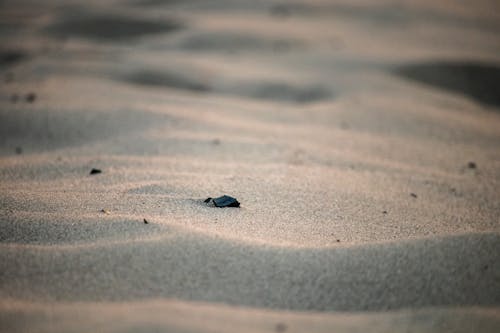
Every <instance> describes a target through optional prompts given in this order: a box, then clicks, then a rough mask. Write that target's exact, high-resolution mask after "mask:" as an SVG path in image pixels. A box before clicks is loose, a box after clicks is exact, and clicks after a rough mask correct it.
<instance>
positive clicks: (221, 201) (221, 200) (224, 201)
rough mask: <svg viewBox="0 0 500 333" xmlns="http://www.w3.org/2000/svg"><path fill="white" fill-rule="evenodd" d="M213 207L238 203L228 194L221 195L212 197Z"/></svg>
mask: <svg viewBox="0 0 500 333" xmlns="http://www.w3.org/2000/svg"><path fill="white" fill-rule="evenodd" d="M213 200H214V205H215V207H221V208H222V207H239V206H240V203H239V202H238V200H236V199H235V198H233V197H230V196H228V195H223V196H222V197H218V198H215V199H213Z"/></svg>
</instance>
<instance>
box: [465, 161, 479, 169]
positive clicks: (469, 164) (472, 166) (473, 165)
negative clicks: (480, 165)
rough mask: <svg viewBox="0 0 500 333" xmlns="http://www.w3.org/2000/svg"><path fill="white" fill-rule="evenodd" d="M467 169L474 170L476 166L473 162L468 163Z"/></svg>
mask: <svg viewBox="0 0 500 333" xmlns="http://www.w3.org/2000/svg"><path fill="white" fill-rule="evenodd" d="M467 167H468V168H469V169H475V168H477V165H476V163H474V162H469V163H467Z"/></svg>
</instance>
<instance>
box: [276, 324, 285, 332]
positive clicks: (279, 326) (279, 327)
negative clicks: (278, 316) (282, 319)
mask: <svg viewBox="0 0 500 333" xmlns="http://www.w3.org/2000/svg"><path fill="white" fill-rule="evenodd" d="M287 328H288V327H287V326H286V324H283V323H278V324H276V327H275V329H276V332H279V333H282V332H285V331H286V329H287Z"/></svg>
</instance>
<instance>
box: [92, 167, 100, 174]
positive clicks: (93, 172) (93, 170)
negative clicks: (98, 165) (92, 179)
mask: <svg viewBox="0 0 500 333" xmlns="http://www.w3.org/2000/svg"><path fill="white" fill-rule="evenodd" d="M101 172H102V171H101V170H100V169H94V168H92V170H90V174H91V175H96V174H98V173H101Z"/></svg>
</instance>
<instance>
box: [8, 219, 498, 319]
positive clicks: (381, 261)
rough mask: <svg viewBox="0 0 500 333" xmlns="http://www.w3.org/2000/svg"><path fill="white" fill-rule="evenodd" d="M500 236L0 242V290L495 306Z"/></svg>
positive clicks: (102, 296) (382, 305)
mask: <svg viewBox="0 0 500 333" xmlns="http://www.w3.org/2000/svg"><path fill="white" fill-rule="evenodd" d="M141 227H149V225H147V226H145V225H141ZM499 244H500V239H499V236H498V235H497V234H469V235H462V236H450V237H443V238H430V239H420V240H413V241H401V242H394V243H387V244H375V245H364V246H358V247H346V248H332V249H295V248H275V247H263V246H257V245H255V246H252V245H245V244H242V243H240V242H229V241H225V240H222V239H219V238H208V237H198V236H193V235H190V234H184V235H177V236H176V237H173V238H168V239H165V240H163V241H161V242H142V243H140V244H134V243H123V244H117V245H114V246H109V247H99V248H88V249H85V250H84V251H83V250H82V251H66V252H65V251H58V252H53V251H43V252H39V251H36V249H34V250H29V249H28V248H27V249H25V250H24V251H22V252H21V251H17V250H15V249H11V248H8V247H3V248H2V251H0V262H2V263H3V267H4V269H3V272H2V273H3V274H0V283H1V285H2V286H3V295H4V297H16V298H19V297H28V296H29V297H30V298H31V299H33V298H34V299H37V298H39V297H42V298H43V297H44V296H45V295H51V298H55V299H60V300H72V301H75V300H134V299H144V298H151V297H155V298H158V297H175V298H180V299H185V300H196V301H210V302H222V303H227V304H231V305H243V306H252V307H266V308H276V309H290V310H318V311H331V310H337V311H364V310H370V311H373V310H388V309H401V308H421V307H427V306H450V305H451V306H499V305H500V300H499V299H498V297H497V294H498V293H496V291H497V290H498V288H499V287H500V281H499V280H498V276H499V267H498V265H496V263H497V262H498V261H499V253H500V248H499V246H500V245H499ZM54 251H56V250H54ZM56 253H57V256H55V254H56ZM75 263H78V264H75ZM68 267H71V269H68ZM485 267H486V268H485ZM53 281H59V282H58V283H53ZM75 286H77V287H75Z"/></svg>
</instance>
